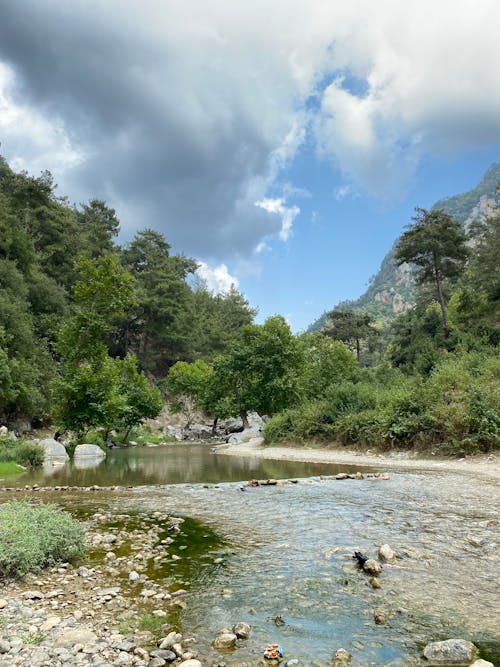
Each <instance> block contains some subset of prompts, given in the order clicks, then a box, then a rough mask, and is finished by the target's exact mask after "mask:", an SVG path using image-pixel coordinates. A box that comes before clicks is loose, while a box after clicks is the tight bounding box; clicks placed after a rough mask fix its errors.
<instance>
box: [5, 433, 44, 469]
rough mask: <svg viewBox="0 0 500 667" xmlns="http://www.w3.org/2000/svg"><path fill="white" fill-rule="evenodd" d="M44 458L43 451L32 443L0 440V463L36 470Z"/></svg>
mask: <svg viewBox="0 0 500 667" xmlns="http://www.w3.org/2000/svg"><path fill="white" fill-rule="evenodd" d="M44 457H45V453H44V451H43V449H42V448H41V447H39V446H38V445H36V444H34V443H32V442H28V441H27V440H15V439H13V438H0V461H3V462H5V463H7V462H10V461H12V462H14V463H19V465H22V466H29V467H31V468H37V467H39V466H41V465H42V464H43V460H44Z"/></svg>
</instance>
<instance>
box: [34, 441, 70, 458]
mask: <svg viewBox="0 0 500 667" xmlns="http://www.w3.org/2000/svg"><path fill="white" fill-rule="evenodd" d="M36 444H37V445H38V446H39V447H41V448H42V449H43V451H44V452H45V458H46V459H64V460H65V461H67V460H68V459H69V456H68V452H67V451H66V448H65V447H64V445H61V443H60V442H57V440H54V438H45V439H44V440H39V441H38V442H37V443H36Z"/></svg>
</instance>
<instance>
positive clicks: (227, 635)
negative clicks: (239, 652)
mask: <svg viewBox="0 0 500 667" xmlns="http://www.w3.org/2000/svg"><path fill="white" fill-rule="evenodd" d="M236 639H237V637H236V635H235V634H233V633H232V632H222V633H220V634H218V635H217V637H216V638H215V640H214V643H213V646H214V648H215V649H217V650H224V649H229V648H233V647H234V646H235V645H236Z"/></svg>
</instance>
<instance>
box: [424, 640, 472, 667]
mask: <svg viewBox="0 0 500 667" xmlns="http://www.w3.org/2000/svg"><path fill="white" fill-rule="evenodd" d="M475 655H476V647H475V646H474V644H473V643H472V642H469V641H466V640H465V639H446V640H445V641H443V642H432V643H431V644H427V646H426V647H425V648H424V658H426V660H428V661H429V665H464V666H467V667H468V665H470V663H471V662H472V661H473V660H474V657H475Z"/></svg>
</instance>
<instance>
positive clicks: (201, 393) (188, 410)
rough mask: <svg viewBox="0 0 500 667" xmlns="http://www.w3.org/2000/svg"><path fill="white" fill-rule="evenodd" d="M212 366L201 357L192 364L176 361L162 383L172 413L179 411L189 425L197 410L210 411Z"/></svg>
mask: <svg viewBox="0 0 500 667" xmlns="http://www.w3.org/2000/svg"><path fill="white" fill-rule="evenodd" d="M213 373H214V371H213V368H212V367H211V366H209V365H208V364H206V363H205V362H204V361H203V360H202V359H198V360H197V361H195V362H194V363H192V364H188V363H186V362H185V361H178V362H177V363H176V364H174V365H173V366H172V368H171V369H170V371H169V374H168V378H167V379H166V381H165V383H164V385H163V386H164V387H165V390H166V394H167V397H168V400H169V408H170V410H171V412H172V413H174V414H176V413H181V414H182V415H183V416H184V418H185V420H186V426H189V425H190V424H191V422H192V420H193V417H194V414H195V412H196V411H197V410H205V411H206V412H211V410H210V408H211V407H212V406H211V405H210V398H211V385H212V384H213Z"/></svg>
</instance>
